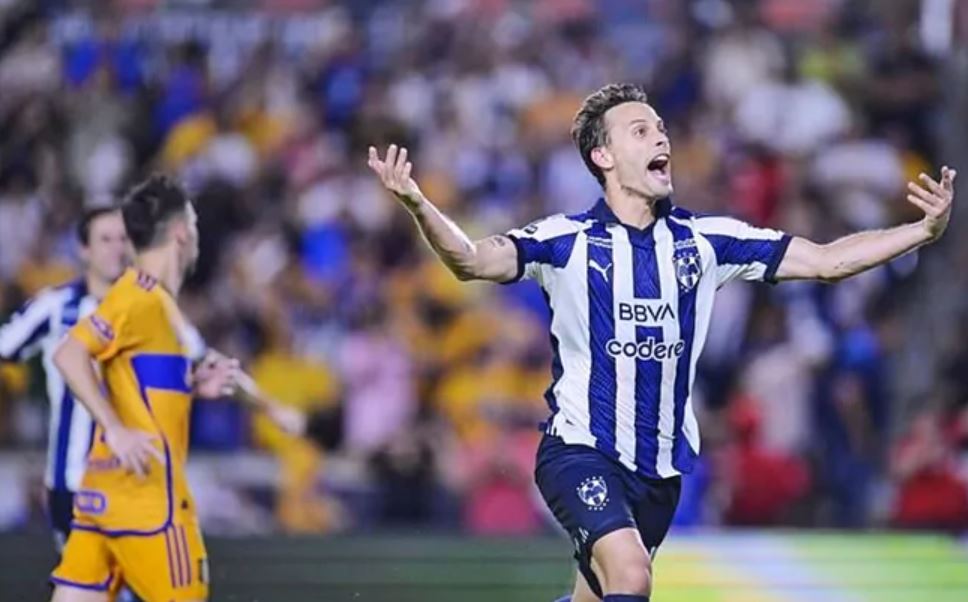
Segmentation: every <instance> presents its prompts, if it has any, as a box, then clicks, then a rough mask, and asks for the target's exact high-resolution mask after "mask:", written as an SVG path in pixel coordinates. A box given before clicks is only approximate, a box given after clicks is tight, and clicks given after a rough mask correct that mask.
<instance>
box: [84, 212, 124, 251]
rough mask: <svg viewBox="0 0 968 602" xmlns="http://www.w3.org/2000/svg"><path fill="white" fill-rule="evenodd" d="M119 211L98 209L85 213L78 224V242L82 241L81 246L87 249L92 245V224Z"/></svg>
mask: <svg viewBox="0 0 968 602" xmlns="http://www.w3.org/2000/svg"><path fill="white" fill-rule="evenodd" d="M117 210H118V208H117V207H96V208H94V209H88V210H87V211H85V212H84V215H82V216H81V219H80V221H78V222H77V240H79V241H80V243H81V245H83V246H85V247H86V246H87V245H89V244H90V243H91V224H93V223H94V222H95V221H97V220H98V218H100V217H102V216H104V215H111V214H112V213H114V212H115V211H117Z"/></svg>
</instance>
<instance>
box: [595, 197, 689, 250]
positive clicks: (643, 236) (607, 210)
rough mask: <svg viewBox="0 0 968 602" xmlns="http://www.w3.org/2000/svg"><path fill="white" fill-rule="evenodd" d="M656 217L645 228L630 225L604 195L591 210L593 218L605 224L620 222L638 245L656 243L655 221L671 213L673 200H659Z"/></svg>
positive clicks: (632, 241) (633, 242)
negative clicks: (624, 221)
mask: <svg viewBox="0 0 968 602" xmlns="http://www.w3.org/2000/svg"><path fill="white" fill-rule="evenodd" d="M655 210H656V211H655V219H654V220H653V221H652V223H651V224H649V225H648V226H646V227H645V228H636V227H635V226H630V225H629V224H623V223H622V222H620V221H619V219H618V217H617V216H616V215H615V213H614V212H613V211H612V208H611V207H609V206H608V203H606V202H605V199H604V198H603V197H599V199H598V201H596V203H595V206H594V207H592V209H591V211H590V212H589V213H590V214H591V216H592V218H593V219H594V220H595V221H596V222H599V223H601V224H603V225H608V224H618V225H620V226H622V227H623V228H625V230H626V231H628V234H629V241H630V242H631V243H632V244H634V245H636V246H652V245H654V244H655V239H653V237H652V229H653V228H654V227H655V223H656V222H657V221H658V220H659V219H660V218H663V217H666V216H667V215H669V213H671V212H672V200H671V199H668V198H666V199H662V200H660V201H657V202H656V204H655Z"/></svg>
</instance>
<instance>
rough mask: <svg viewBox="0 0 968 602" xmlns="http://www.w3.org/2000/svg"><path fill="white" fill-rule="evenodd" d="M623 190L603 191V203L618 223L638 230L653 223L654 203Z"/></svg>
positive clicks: (652, 200)
mask: <svg viewBox="0 0 968 602" xmlns="http://www.w3.org/2000/svg"><path fill="white" fill-rule="evenodd" d="M657 200H658V199H646V198H643V197H642V196H640V195H637V194H634V193H631V192H629V191H627V190H624V189H619V190H611V189H610V190H607V191H605V202H606V203H608V206H609V207H610V208H611V210H612V213H614V214H615V217H617V218H618V221H620V222H622V223H623V224H625V225H627V226H632V227H635V228H638V229H640V230H641V229H643V228H647V227H648V226H649V225H651V224H652V222H654V221H655V203H656V201H657Z"/></svg>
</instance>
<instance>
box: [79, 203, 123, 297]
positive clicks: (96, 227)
mask: <svg viewBox="0 0 968 602" xmlns="http://www.w3.org/2000/svg"><path fill="white" fill-rule="evenodd" d="M81 257H82V259H83V260H84V263H85V265H86V266H87V269H88V270H90V271H92V272H94V273H95V274H96V275H97V276H98V277H99V278H101V279H103V280H104V281H106V282H114V281H115V280H117V278H118V277H119V276H120V275H121V272H123V271H124V268H125V267H127V266H128V265H129V264H130V263H131V245H130V244H129V243H128V235H127V233H125V230H124V220H122V219H121V213H120V212H117V211H115V212H114V213H106V214H104V215H101V216H99V217H97V218H96V219H95V220H94V221H92V222H91V226H90V230H89V232H88V241H87V246H85V247H83V248H82V249H81Z"/></svg>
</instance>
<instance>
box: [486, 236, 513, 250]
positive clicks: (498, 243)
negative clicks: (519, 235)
mask: <svg viewBox="0 0 968 602" xmlns="http://www.w3.org/2000/svg"><path fill="white" fill-rule="evenodd" d="M484 242H486V243H488V244H490V245H491V246H493V247H506V246H508V245H509V244H510V243H511V241H509V240H508V237H507V236H504V235H503V234H497V235H495V236H491V237H489V238H486V239H484Z"/></svg>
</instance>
